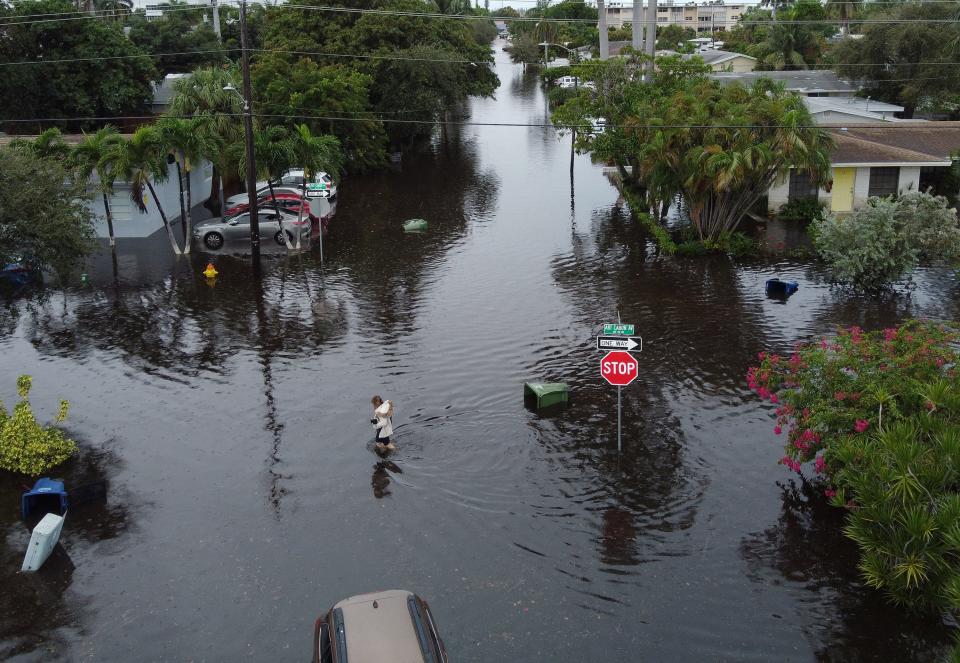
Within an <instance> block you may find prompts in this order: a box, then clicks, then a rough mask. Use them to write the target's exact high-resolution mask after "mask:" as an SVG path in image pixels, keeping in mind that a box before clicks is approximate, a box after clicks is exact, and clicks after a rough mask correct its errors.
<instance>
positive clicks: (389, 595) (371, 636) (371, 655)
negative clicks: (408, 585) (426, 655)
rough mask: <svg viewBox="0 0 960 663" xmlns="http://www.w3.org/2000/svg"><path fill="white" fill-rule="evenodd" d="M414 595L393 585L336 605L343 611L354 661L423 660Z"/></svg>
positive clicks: (397, 662) (405, 662)
mask: <svg viewBox="0 0 960 663" xmlns="http://www.w3.org/2000/svg"><path fill="white" fill-rule="evenodd" d="M413 596H414V595H413V594H412V593H411V592H408V591H405V590H402V589H393V590H388V591H385V592H375V593H373V594H361V595H360V596H351V597H350V598H348V599H344V600H343V601H340V602H339V603H337V604H336V605H335V606H333V609H334V610H337V609H339V610H341V611H342V614H343V624H344V633H345V635H346V638H347V652H348V656H349V661H350V663H380V662H382V661H390V662H391V663H423V654H422V653H421V651H420V642H419V641H418V640H417V634H416V631H415V629H414V624H413V619H412V617H411V616H410V608H409V607H408V601H409V600H410V599H412V598H413ZM374 603H376V607H374Z"/></svg>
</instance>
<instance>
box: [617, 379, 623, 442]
mask: <svg viewBox="0 0 960 663" xmlns="http://www.w3.org/2000/svg"><path fill="white" fill-rule="evenodd" d="M622 390H623V387H617V453H620V449H621V447H622V444H621V443H620V418H621V417H620V413H621V412H623V408H622V407H621V405H620V392H621V391H622Z"/></svg>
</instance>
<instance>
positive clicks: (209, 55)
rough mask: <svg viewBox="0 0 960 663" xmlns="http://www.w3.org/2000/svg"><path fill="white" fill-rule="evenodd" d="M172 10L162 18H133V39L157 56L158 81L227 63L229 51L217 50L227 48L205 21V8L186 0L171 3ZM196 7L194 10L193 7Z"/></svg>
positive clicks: (130, 24)
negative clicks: (168, 76) (185, 0)
mask: <svg viewBox="0 0 960 663" xmlns="http://www.w3.org/2000/svg"><path fill="white" fill-rule="evenodd" d="M167 6H168V8H169V9H170V10H171V11H166V12H164V14H163V16H161V17H159V18H154V17H149V18H148V17H147V16H146V15H144V14H141V13H138V14H135V15H134V16H133V17H132V18H131V19H130V21H129V24H128V25H129V27H130V33H129V38H130V41H132V42H133V43H134V44H136V45H137V46H138V47H139V48H141V49H143V51H144V52H146V53H150V54H151V55H160V54H166V53H172V54H173V55H163V56H162V57H155V58H153V61H154V62H155V63H156V67H157V80H158V81H159V80H163V77H164V76H165V75H166V74H173V73H187V72H190V71H193V70H194V69H198V68H200V67H203V66H212V65H215V64H223V63H225V62H227V61H228V60H227V57H226V56H227V53H224V52H217V51H220V50H221V49H222V48H223V47H222V46H221V45H220V42H219V41H218V40H217V35H216V34H215V33H214V32H213V29H212V28H211V27H210V25H209V24H208V23H207V22H205V21H204V13H205V11H206V9H205V8H203V7H197V6H196V5H189V4H187V3H186V2H176V1H174V2H171V3H170V4H169V5H167ZM191 6H193V7H195V8H194V9H191V8H190V7H191Z"/></svg>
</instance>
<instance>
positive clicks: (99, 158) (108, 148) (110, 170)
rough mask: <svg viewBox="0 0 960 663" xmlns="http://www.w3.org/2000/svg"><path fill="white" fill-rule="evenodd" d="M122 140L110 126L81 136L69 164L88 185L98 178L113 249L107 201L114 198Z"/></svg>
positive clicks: (109, 208) (111, 223) (112, 235)
mask: <svg viewBox="0 0 960 663" xmlns="http://www.w3.org/2000/svg"><path fill="white" fill-rule="evenodd" d="M123 143H124V141H123V137H122V136H121V135H120V134H119V133H117V130H116V129H115V128H113V127H112V126H110V125H107V126H105V127H103V128H102V129H98V130H97V131H96V132H95V133H93V134H84V136H83V140H82V141H80V143H79V144H78V145H77V146H76V147H75V148H74V149H73V152H72V153H71V164H72V165H73V168H74V169H75V171H76V172H77V173H78V174H79V176H80V178H81V179H82V180H83V181H85V182H88V181H89V180H90V177H91V176H92V175H93V174H94V173H96V174H97V186H96V190H97V191H98V192H99V193H100V195H101V196H102V198H103V211H104V214H105V215H106V219H107V233H108V235H109V236H110V247H111V248H114V247H115V246H116V243H117V240H116V237H115V235H114V230H113V211H112V209H111V207H110V197H111V196H112V195H113V184H114V182H116V179H117V172H116V158H117V156H118V154H119V151H120V150H121V149H122V148H123Z"/></svg>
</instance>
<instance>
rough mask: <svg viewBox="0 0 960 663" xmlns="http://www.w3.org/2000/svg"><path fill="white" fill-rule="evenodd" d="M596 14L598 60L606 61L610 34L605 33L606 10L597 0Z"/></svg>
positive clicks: (601, 2) (608, 56)
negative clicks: (598, 20) (598, 37)
mask: <svg viewBox="0 0 960 663" xmlns="http://www.w3.org/2000/svg"><path fill="white" fill-rule="evenodd" d="M638 1H639V0H638ZM597 12H598V17H599V19H600V25H599V26H598V27H599V28H600V59H601V60H607V59H609V58H610V33H609V32H607V8H606V6H605V5H604V2H603V0H597Z"/></svg>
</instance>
